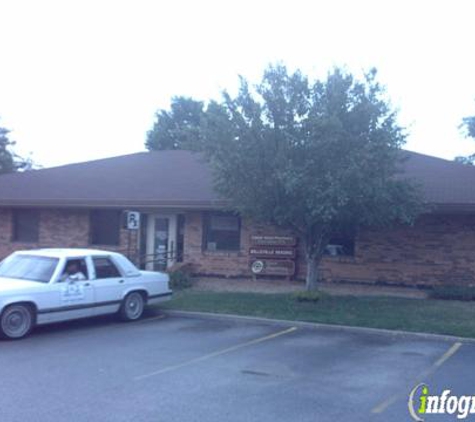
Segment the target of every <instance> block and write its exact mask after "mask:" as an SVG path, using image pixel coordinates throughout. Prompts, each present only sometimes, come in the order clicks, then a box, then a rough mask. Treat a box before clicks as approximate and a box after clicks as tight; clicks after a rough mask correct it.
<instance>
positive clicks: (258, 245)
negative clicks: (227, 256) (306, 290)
mask: <svg viewBox="0 0 475 422" xmlns="http://www.w3.org/2000/svg"><path fill="white" fill-rule="evenodd" d="M251 244H252V246H251V248H250V249H249V256H250V257H251V261H250V269H251V272H252V274H253V275H254V276H259V275H273V276H284V277H288V278H290V277H292V276H293V275H294V274H295V259H296V258H297V252H296V245H297V238H296V237H295V236H277V235H251Z"/></svg>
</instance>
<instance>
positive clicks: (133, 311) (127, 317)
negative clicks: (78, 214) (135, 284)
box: [119, 292, 145, 321]
mask: <svg viewBox="0 0 475 422" xmlns="http://www.w3.org/2000/svg"><path fill="white" fill-rule="evenodd" d="M144 309H145V298H144V295H143V294H142V293H140V292H131V293H129V294H128V295H127V296H125V298H124V300H123V302H122V305H121V307H120V311H119V315H120V318H121V319H122V320H123V321H136V320H138V319H140V317H141V316H142V315H143V312H144Z"/></svg>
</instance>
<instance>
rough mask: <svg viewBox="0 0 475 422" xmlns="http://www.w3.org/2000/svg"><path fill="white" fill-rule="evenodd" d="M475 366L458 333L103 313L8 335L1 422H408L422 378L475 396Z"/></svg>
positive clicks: (474, 355) (2, 357)
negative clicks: (123, 319) (14, 337)
mask: <svg viewBox="0 0 475 422" xmlns="http://www.w3.org/2000/svg"><path fill="white" fill-rule="evenodd" d="M474 362H475V343H471V342H459V341H456V340H450V339H445V340H435V339H432V338H427V339H426V338H423V337H416V336H413V335H410V336H405V335H392V334H390V335H388V334H380V333H372V332H363V331H361V332H359V331H345V330H339V329H325V328H309V327H302V326H292V325H278V324H267V323H264V322H255V321H242V320H232V319H221V320H218V319H207V318H200V317H183V316H181V317H180V316H173V315H161V314H149V315H148V316H147V319H145V320H142V321H140V322H136V323H129V324H123V323H119V322H116V320H115V319H114V318H99V319H94V320H87V321H76V322H72V323H65V324H56V325H53V326H49V327H40V328H38V329H37V330H35V332H34V333H33V334H32V335H31V336H30V337H28V338H27V339H24V340H21V341H14V342H7V341H2V342H0V365H1V366H0V368H1V369H0V371H1V383H0V421H2V422H4V421H6V422H10V421H11V422H13V421H15V422H16V421H18V422H20V421H21V422H27V421H38V422H47V421H48V422H49V421H78V422H79V421H87V422H94V421H101V422H103V421H124V422H130V421H147V422H151V421H154V422H158V421H207V422H208V421H209V422H213V421H216V422H218V421H219V422H223V421H259V422H267V421H269V422H270V421H273V422H275V421H302V422H303V421H312V422H315V421H346V420H347V421H372V420H374V421H379V420H381V421H405V420H411V419H410V416H409V413H408V411H407V399H408V395H409V392H410V390H411V388H412V387H414V386H415V385H416V384H417V383H418V382H421V381H423V382H425V383H427V384H428V385H430V388H431V390H432V391H434V392H435V391H442V390H443V389H446V388H449V389H451V390H452V392H453V393H454V394H460V395H462V394H465V395H472V394H475V385H474V381H473V380H474V379H475V365H474ZM432 419H433V420H455V417H451V418H449V417H448V416H439V418H437V417H435V416H432V415H429V416H427V419H426V420H432Z"/></svg>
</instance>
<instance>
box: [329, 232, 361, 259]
mask: <svg viewBox="0 0 475 422" xmlns="http://www.w3.org/2000/svg"><path fill="white" fill-rule="evenodd" d="M325 255H327V256H354V255H355V239H354V237H333V238H332V239H330V241H329V242H328V245H327V247H326V248H325Z"/></svg>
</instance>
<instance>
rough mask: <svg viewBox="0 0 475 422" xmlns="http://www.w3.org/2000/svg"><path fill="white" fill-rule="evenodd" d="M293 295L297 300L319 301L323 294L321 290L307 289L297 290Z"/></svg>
mask: <svg viewBox="0 0 475 422" xmlns="http://www.w3.org/2000/svg"><path fill="white" fill-rule="evenodd" d="M292 297H293V298H294V299H295V300H296V301H297V302H314V303H315V302H318V301H319V300H320V299H321V297H322V294H321V292H319V291H318V290H317V291H311V292H307V291H298V292H295V293H294V294H293V295H292Z"/></svg>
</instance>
